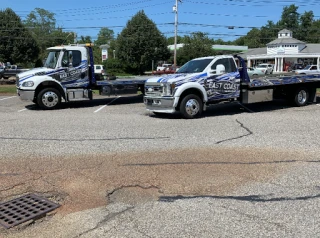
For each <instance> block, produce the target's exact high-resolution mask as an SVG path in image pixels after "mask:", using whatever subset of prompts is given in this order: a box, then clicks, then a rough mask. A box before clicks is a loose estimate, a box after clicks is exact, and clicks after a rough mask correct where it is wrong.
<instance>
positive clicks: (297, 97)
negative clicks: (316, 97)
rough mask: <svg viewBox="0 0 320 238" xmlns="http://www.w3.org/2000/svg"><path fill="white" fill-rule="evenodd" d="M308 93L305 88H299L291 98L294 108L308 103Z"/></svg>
mask: <svg viewBox="0 0 320 238" xmlns="http://www.w3.org/2000/svg"><path fill="white" fill-rule="evenodd" d="M308 99H309V92H308V90H307V89H306V88H299V89H298V90H297V91H296V92H295V94H294V97H293V103H294V105H295V106H298V107H301V106H305V105H306V104H307V103H308Z"/></svg>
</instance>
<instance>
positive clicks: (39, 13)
mask: <svg viewBox="0 0 320 238" xmlns="http://www.w3.org/2000/svg"><path fill="white" fill-rule="evenodd" d="M24 25H25V27H26V28H28V29H29V31H30V32H31V34H32V36H33V37H34V38H35V39H36V40H37V42H38V45H39V47H40V50H41V54H40V57H41V58H44V57H45V56H46V54H47V52H46V49H47V48H48V47H52V46H55V45H61V44H69V43H72V42H74V33H73V32H64V31H63V30H62V28H60V27H57V26H56V19H55V17H54V13H52V12H50V11H47V10H45V9H42V8H35V10H34V11H31V12H30V14H28V16H27V18H26V20H25V21H24Z"/></svg>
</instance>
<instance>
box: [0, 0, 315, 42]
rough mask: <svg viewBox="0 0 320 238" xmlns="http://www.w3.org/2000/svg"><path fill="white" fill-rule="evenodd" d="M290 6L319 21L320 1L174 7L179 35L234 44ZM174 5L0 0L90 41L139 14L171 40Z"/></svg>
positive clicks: (204, 1)
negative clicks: (51, 16)
mask: <svg viewBox="0 0 320 238" xmlns="http://www.w3.org/2000/svg"><path fill="white" fill-rule="evenodd" d="M290 4H296V5H297V6H299V9H298V12H299V13H304V12H305V11H310V10H312V11H313V12H314V15H315V19H320V7H319V5H320V0H309V1H303V0H296V1H290V0H282V1H281V0H280V1H274V2H272V1H266V0H182V3H180V2H179V4H178V22H179V26H178V35H186V34H189V33H190V32H194V31H202V32H207V33H208V34H209V36H210V37H211V38H214V39H219V38H220V39H222V40H225V41H227V40H235V39H236V38H238V37H239V36H241V35H245V34H246V33H247V32H248V31H250V30H251V29H252V27H261V26H263V25H265V24H266V23H267V21H268V20H271V21H274V22H277V21H278V20H279V19H280V16H281V13H282V10H283V7H284V6H288V5H290ZM174 5H175V0H131V1H130V0H116V1H115V0H104V1H101V0H90V1H83V0H54V1H48V0H28V1H26V0H1V5H0V8H1V9H5V8H7V7H8V8H11V9H12V10H14V11H15V12H16V13H17V14H18V15H19V16H21V18H22V19H24V18H25V17H26V16H27V15H28V14H29V13H30V12H31V11H32V10H34V9H35V8H37V7H38V8H43V9H46V10H48V11H50V12H53V13H55V17H56V20H57V24H58V25H59V26H60V27H63V28H64V29H65V31H74V32H76V33H77V35H78V36H80V35H84V36H86V35H89V36H91V38H92V39H93V40H95V39H96V37H97V34H98V32H99V30H100V29H101V27H108V28H110V29H112V30H113V31H114V32H115V34H118V33H120V32H121V30H122V28H123V27H124V26H125V25H126V23H127V21H128V20H130V19H131V17H132V16H133V15H134V14H136V13H137V12H138V11H139V10H142V9H143V10H144V11H145V13H146V14H147V16H148V17H149V18H150V19H151V20H153V21H154V22H155V23H156V25H157V26H158V29H159V30H160V31H161V32H162V33H163V34H164V35H165V36H166V37H170V36H174V25H173V23H174V19H175V15H174V12H173V9H172V8H173V6H174ZM228 26H234V29H228ZM271 37H276V36H271Z"/></svg>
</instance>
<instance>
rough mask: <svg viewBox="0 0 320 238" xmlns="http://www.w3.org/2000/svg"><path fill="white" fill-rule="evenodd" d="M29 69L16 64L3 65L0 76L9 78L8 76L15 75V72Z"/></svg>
mask: <svg viewBox="0 0 320 238" xmlns="http://www.w3.org/2000/svg"><path fill="white" fill-rule="evenodd" d="M28 70H29V69H24V68H22V67H21V66H17V65H10V66H5V67H4V69H3V70H0V78H5V79H7V78H10V77H15V76H16V74H18V73H21V72H25V71H28Z"/></svg>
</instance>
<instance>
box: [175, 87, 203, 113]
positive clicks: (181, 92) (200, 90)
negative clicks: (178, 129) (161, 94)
mask: <svg viewBox="0 0 320 238" xmlns="http://www.w3.org/2000/svg"><path fill="white" fill-rule="evenodd" d="M188 89H195V90H198V91H199V92H200V93H201V99H202V100H203V102H207V101H208V95H207V92H206V89H205V88H204V87H203V86H202V85H201V84H199V83H196V82H189V83H185V84H182V85H181V86H179V87H178V89H177V91H176V92H175V94H174V97H175V98H180V96H181V95H182V94H183V93H184V92H185V91H186V90H188ZM178 103H179V99H178V100H174V105H173V106H174V107H176V106H178Z"/></svg>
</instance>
